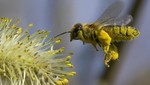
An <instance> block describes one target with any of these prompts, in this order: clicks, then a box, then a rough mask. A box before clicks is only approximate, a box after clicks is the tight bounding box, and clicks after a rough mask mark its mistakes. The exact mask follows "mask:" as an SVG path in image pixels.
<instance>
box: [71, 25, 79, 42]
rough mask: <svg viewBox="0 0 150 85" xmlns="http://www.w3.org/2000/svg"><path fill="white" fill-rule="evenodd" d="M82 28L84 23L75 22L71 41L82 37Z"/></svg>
mask: <svg viewBox="0 0 150 85" xmlns="http://www.w3.org/2000/svg"><path fill="white" fill-rule="evenodd" d="M81 30H82V24H80V23H77V24H75V25H74V26H73V28H72V30H71V34H70V38H71V39H70V41H72V40H79V39H80V36H79V32H80V31H81Z"/></svg>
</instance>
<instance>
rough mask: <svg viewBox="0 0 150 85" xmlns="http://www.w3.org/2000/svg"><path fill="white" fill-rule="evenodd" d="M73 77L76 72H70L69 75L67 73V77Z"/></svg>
mask: <svg viewBox="0 0 150 85" xmlns="http://www.w3.org/2000/svg"><path fill="white" fill-rule="evenodd" d="M74 75H76V72H70V73H68V76H71V77H72V76H74Z"/></svg>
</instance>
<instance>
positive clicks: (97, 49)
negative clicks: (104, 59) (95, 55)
mask: <svg viewBox="0 0 150 85" xmlns="http://www.w3.org/2000/svg"><path fill="white" fill-rule="evenodd" d="M92 45H93V46H94V48H95V49H96V51H98V49H97V47H96V44H95V43H92Z"/></svg>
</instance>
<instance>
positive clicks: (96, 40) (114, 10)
mask: <svg viewBox="0 0 150 85" xmlns="http://www.w3.org/2000/svg"><path fill="white" fill-rule="evenodd" d="M123 7H124V3H123V2H122V1H117V2H115V3H113V4H112V5H111V6H109V7H108V8H107V9H106V10H105V11H104V13H103V14H102V15H101V16H100V17H99V18H98V19H97V20H96V21H95V22H94V23H88V24H81V23H77V24H75V25H74V26H73V27H72V29H71V31H66V32H63V33H61V34H59V35H57V36H55V37H58V36H60V35H63V34H65V33H70V41H72V40H81V41H83V44H85V43H91V44H92V45H93V46H94V47H95V49H96V50H97V51H98V49H97V47H96V45H98V46H100V47H101V48H102V49H103V50H104V53H105V61H104V63H105V65H107V66H108V67H109V64H108V62H109V61H111V60H116V59H118V57H119V54H118V49H117V47H116V46H115V44H114V42H120V41H127V40H132V39H134V38H136V37H138V36H139V34H140V32H139V31H138V30H137V29H135V28H134V27H132V26H128V24H129V23H130V22H131V21H132V16H131V15H126V16H119V15H120V13H121V11H122V9H123Z"/></svg>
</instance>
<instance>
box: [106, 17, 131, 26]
mask: <svg viewBox="0 0 150 85" xmlns="http://www.w3.org/2000/svg"><path fill="white" fill-rule="evenodd" d="M132 20H133V18H132V16H131V15H126V16H121V17H118V18H116V19H112V20H109V21H107V24H106V25H128V24H129V23H130V22H131V21H132Z"/></svg>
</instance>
